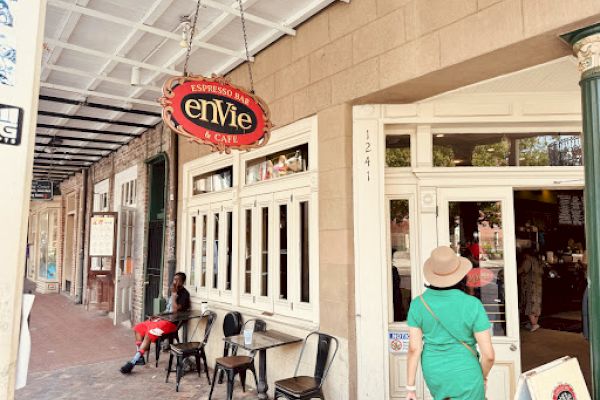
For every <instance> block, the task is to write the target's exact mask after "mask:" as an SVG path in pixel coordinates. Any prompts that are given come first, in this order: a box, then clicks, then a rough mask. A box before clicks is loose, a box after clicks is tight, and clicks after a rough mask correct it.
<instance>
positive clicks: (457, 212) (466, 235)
mask: <svg viewBox="0 0 600 400" xmlns="http://www.w3.org/2000/svg"><path fill="white" fill-rule="evenodd" d="M448 206H449V213H448V214H449V219H450V221H449V227H450V246H451V247H452V248H453V249H454V250H455V251H456V253H457V254H460V255H461V256H463V257H466V258H468V259H469V260H471V262H472V263H473V270H472V272H470V273H469V275H467V280H466V285H465V292H466V293H468V294H470V295H472V296H475V297H477V298H478V299H480V300H481V302H482V303H483V305H484V307H485V310H486V311H487V314H488V317H489V318H490V321H491V322H492V329H493V332H492V333H493V335H494V336H506V307H505V303H506V302H505V297H504V265H505V261H504V236H503V227H502V207H501V203H500V202H499V201H498V202H494V201H488V202H477V201H456V202H449V205H448Z"/></svg>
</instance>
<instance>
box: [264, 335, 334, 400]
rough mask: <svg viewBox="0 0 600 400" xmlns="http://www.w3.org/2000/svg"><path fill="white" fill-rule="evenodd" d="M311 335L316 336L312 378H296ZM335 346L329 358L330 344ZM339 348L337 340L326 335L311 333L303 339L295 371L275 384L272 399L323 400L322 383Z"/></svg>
mask: <svg viewBox="0 0 600 400" xmlns="http://www.w3.org/2000/svg"><path fill="white" fill-rule="evenodd" d="M313 335H317V336H318V343H317V359H316V362H315V372H314V374H313V376H298V368H299V367H300V362H301V361H302V355H303V353H304V349H305V348H306V343H307V342H308V340H309V338H310V337H311V336H313ZM332 342H333V343H334V344H335V349H334V351H333V354H332V355H331V357H329V353H330V351H331V347H332V346H331V343H332ZM338 348H339V342H338V340H337V339H336V338H335V337H333V336H330V335H327V334H326V333H321V332H311V333H310V334H308V336H306V338H305V339H304V343H303V345H302V350H301V351H300V357H298V364H296V370H295V371H294V376H293V377H292V378H287V379H282V380H279V381H276V382H275V395H274V398H275V399H278V398H281V397H283V398H285V399H288V400H308V399H314V398H319V399H325V396H324V395H323V389H322V388H323V383H324V382H325V378H326V377H327V373H328V372H329V368H330V367H331V364H332V363H333V360H334V358H335V355H336V353H337V351H338Z"/></svg>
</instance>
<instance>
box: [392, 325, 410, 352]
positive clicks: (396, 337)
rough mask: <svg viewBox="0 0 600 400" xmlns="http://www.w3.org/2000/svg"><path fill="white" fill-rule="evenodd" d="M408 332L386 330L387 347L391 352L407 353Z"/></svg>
mask: <svg viewBox="0 0 600 400" xmlns="http://www.w3.org/2000/svg"><path fill="white" fill-rule="evenodd" d="M408 338H409V336H408V332H406V331H399V332H388V348H389V351H390V353H392V354H406V353H408Z"/></svg>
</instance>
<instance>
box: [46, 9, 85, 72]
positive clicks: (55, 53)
mask: <svg viewBox="0 0 600 400" xmlns="http://www.w3.org/2000/svg"><path fill="white" fill-rule="evenodd" d="M89 2H90V0H80V1H78V3H79V5H80V6H83V7H85V6H87V5H88V3H89ZM80 18H81V14H73V13H72V12H70V11H68V12H66V13H65V17H64V18H63V19H62V21H61V23H62V26H61V27H60V28H59V29H58V30H57V32H58V35H57V36H56V38H57V39H64V40H67V41H68V40H69V38H70V37H71V34H72V33H73V31H74V30H75V27H76V26H77V25H78V24H79V19H80ZM44 50H45V51H47V52H48V56H47V57H43V56H42V59H43V60H44V59H45V62H42V64H45V65H48V64H52V63H54V62H56V60H58V59H59V57H60V55H61V53H62V49H61V48H60V47H55V48H48V47H45V48H44ZM45 65H42V66H45ZM49 73H50V72H49V71H48V70H47V69H45V68H44V69H43V70H42V73H41V78H40V81H41V82H44V81H45V80H46V79H48V74H49Z"/></svg>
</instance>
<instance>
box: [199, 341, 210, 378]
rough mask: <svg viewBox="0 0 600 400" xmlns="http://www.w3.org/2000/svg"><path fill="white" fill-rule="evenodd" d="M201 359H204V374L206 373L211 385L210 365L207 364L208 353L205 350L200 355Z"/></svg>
mask: <svg viewBox="0 0 600 400" xmlns="http://www.w3.org/2000/svg"><path fill="white" fill-rule="evenodd" d="M200 358H202V362H203V363H204V372H205V373H206V379H207V380H208V384H209V385H210V378H209V377H208V364H207V362H206V353H205V352H204V349H202V353H200Z"/></svg>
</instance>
